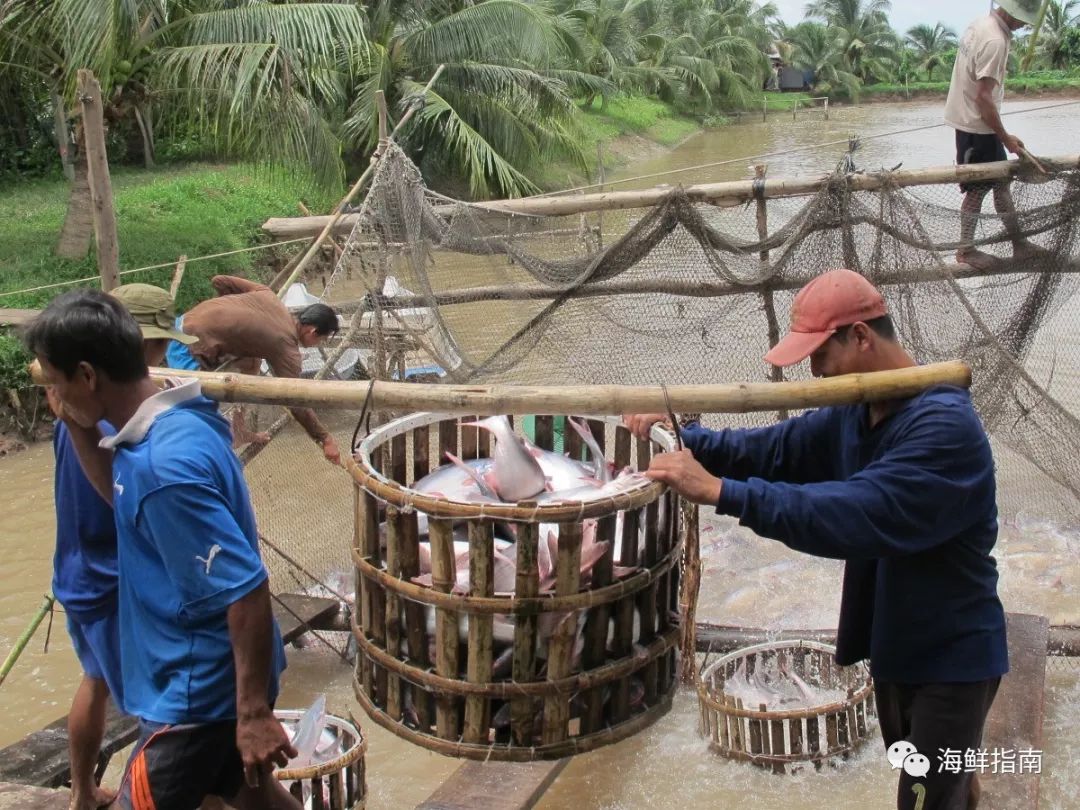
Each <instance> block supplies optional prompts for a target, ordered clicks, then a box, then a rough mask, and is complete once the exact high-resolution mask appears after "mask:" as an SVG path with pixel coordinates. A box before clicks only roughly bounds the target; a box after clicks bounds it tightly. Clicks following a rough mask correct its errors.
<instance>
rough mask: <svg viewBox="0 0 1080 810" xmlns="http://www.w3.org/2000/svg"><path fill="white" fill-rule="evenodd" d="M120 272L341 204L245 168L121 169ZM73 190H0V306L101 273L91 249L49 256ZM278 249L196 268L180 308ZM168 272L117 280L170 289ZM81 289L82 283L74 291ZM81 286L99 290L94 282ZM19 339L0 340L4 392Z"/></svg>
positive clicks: (26, 302)
mask: <svg viewBox="0 0 1080 810" xmlns="http://www.w3.org/2000/svg"><path fill="white" fill-rule="evenodd" d="M112 179H113V193H114V197H115V200H116V210H117V230H118V237H119V242H120V269H121V270H125V269H129V268H136V267H145V266H147V265H152V264H162V263H165V262H169V263H175V262H176V260H177V258H178V257H179V256H180V255H181V254H187V255H188V256H189V257H196V256H205V255H209V254H213V253H223V252H226V251H229V250H236V249H238V248H245V247H249V246H251V245H253V244H256V243H259V242H261V241H263V237H262V232H261V230H260V226H261V224H262V223H263V221H265V220H266V219H267V218H268V217H271V216H291V215H293V214H297V213H298V211H297V202H298V201H301V200H303V201H304V202H305V203H306V204H307V205H308V207H309V208H311V209H312V210H314V211H326V210H329V208H330V207H331V206H332V205H333V204H334V203H335V202H336V201H337V200H336V198H335V199H331V196H332V195H327V194H326V193H318V192H316V193H314V194H313V193H312V192H311V190H310V188H309V187H308V186H307V185H305V184H304V183H303V182H302V181H300V180H298V179H296V178H292V177H289V176H285V175H281V174H271V173H270V172H267V171H265V170H258V169H253V168H252V167H249V166H240V165H230V166H218V165H209V164H192V165H187V166H170V167H167V168H163V169H158V170H154V171H143V170H134V169H128V170H120V171H117V172H115V174H114V175H113V178H112ZM67 196H68V185H67V183H65V182H64V181H63V180H37V181H33V182H30V183H25V184H21V185H17V186H10V187H8V188H6V189H4V190H3V193H2V194H0V307H10V308H39V307H42V306H44V305H45V304H46V303H48V302H49V301H50V300H51V299H52V298H53V297H54V296H56V295H57V294H58V293H60V292H63V291H64V290H67V289H72V287H61V288H54V289H48V290H42V291H39V292H32V293H22V294H16V295H2V294H3V293H5V292H10V291H14V290H21V289H26V288H29V287H36V286H40V285H44V284H52V283H55V282H60V281H69V280H73V279H80V278H87V277H91V276H96V274H97V272H98V271H97V264H96V259H95V257H94V253H93V249H91V251H90V254H89V255H88V256H87V257H86V258H83V259H80V260H77V261H70V260H66V259H60V258H58V257H56V256H54V255H53V252H52V250H53V246H54V245H55V243H56V238H57V235H58V234H59V233H60V226H61V223H62V222H63V219H64V213H65V211H66V206H67ZM276 250H285V249H271V250H267V251H257V252H252V253H241V254H238V255H235V256H229V257H225V258H221V259H213V260H209V261H205V262H192V263H191V264H189V265H188V268H187V270H186V272H185V274H184V280H183V283H182V284H181V286H180V290H179V291H178V293H177V303H178V307H179V309H180V310H181V311H182V310H185V309H189V308H190V307H191V306H192V305H194V304H195V303H197V302H198V301H201V300H203V299H204V298H207V297H210V296H211V295H212V294H213V290H212V288H211V287H210V278H211V277H212V276H214V275H216V274H218V273H230V274H244V273H251V272H254V271H255V270H256V268H258V266H259V265H260V264H264V263H265V262H267V260H268V259H269V258H271V257H272V256H273V254H274V252H275V251H276ZM172 274H173V270H172V268H171V267H170V268H165V269H162V270H154V271H149V272H144V273H135V274H131V275H126V276H121V282H122V283H130V282H133V281H140V282H144V283H147V284H156V285H158V286H161V287H165V288H168V286H169V283H170V282H171V280H172ZM76 286H78V285H76ZM85 286H95V287H96V286H98V285H97V284H96V283H94V282H88V283H87V284H86V285H85ZM25 359H26V358H25V355H24V354H23V353H22V352H21V348H20V347H19V345H18V342H17V340H16V338H14V337H12V336H10V335H8V336H0V388H21V387H23V385H24V384H25V383H26V382H27V381H26V379H25V377H24V376H23V375H22V369H21V364H22V363H23V362H24V361H25Z"/></svg>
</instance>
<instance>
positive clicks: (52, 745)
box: [0, 701, 139, 807]
mask: <svg viewBox="0 0 1080 810" xmlns="http://www.w3.org/2000/svg"><path fill="white" fill-rule="evenodd" d="M138 737H139V726H138V723H137V722H136V720H135V718H133V717H128V716H126V715H123V714H121V713H120V712H119V711H118V710H117V709H116V708H115V707H114V706H113V705H112V702H111V701H110V703H109V708H108V710H107V711H106V713H105V736H104V738H103V740H102V743H101V757H100V759H99V764H100V763H102V762H104V763H106V764H107V763H108V761H109V759H110V758H111V757H112V756H113V755H115V754H117V753H118V752H120V751H122V750H123V749H124V748H126V747H127V746H129V745H131V744H132V743H133V742H135V740H136V739H138ZM70 776H71V769H70V763H69V761H68V736H67V718H66V717H61V718H60V719H59V720H57V721H55V722H53V723H50V724H49V725H47V726H46V727H45V728H43V729H39V730H38V731H34V732H32V733H30V734H28V735H26V736H25V737H23V738H22V739H21V740H19V742H17V743H12V744H11V745H9V746H8V747H7V748H4V749H3V750H2V751H0V783H3V782H17V783H19V784H22V785H33V786H36V787H43V788H58V787H61V786H63V785H65V784H66V783H67V782H68V780H69V779H70ZM0 806H3V805H0ZM12 806H14V805H12ZM30 806H31V807H32V806H33V805H30ZM65 806H66V805H65Z"/></svg>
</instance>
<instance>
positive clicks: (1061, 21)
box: [1037, 0, 1080, 70]
mask: <svg viewBox="0 0 1080 810" xmlns="http://www.w3.org/2000/svg"><path fill="white" fill-rule="evenodd" d="M1077 26H1080V0H1067V2H1065V3H1059V2H1057V1H1056V0H1050V2H1049V3H1047V6H1046V17H1045V19H1044V20H1043V25H1042V30H1041V32H1040V38H1039V43H1038V46H1037V47H1038V53H1039V55H1040V56H1041V57H1042V61H1043V62H1044V63H1045V65H1046V66H1047V67H1049V68H1051V69H1053V70H1064V69H1066V68H1068V67H1069V63H1070V61H1071V53H1070V49H1069V47H1068V45H1067V38H1068V32H1069V29H1071V28H1076V27H1077Z"/></svg>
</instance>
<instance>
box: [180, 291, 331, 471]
mask: <svg viewBox="0 0 1080 810" xmlns="http://www.w3.org/2000/svg"><path fill="white" fill-rule="evenodd" d="M210 283H211V284H212V285H213V287H214V290H215V291H217V294H218V297H217V298H210V299H208V300H206V301H203V302H202V303H200V304H197V305H196V306H194V307H193V308H192V309H190V310H189V311H188V312H186V313H184V315H182V316H181V317H180V318H178V319H177V321H176V328H177V329H179V330H181V331H182V332H184V333H185V334H187V335H192V336H194V337H197V338H198V341H197V342H196V343H194V344H192V345H191V346H185V345H183V344H181V343H178V342H176V341H173V342H172V343H170V344H169V350H168V355H167V356H168V361H169V366H170V367H171V368H186V369H194V370H198V369H203V370H207V369H215V368H217V367H218V366H220V365H221V364H222V363H224V362H226V361H229V360H232V361H235V362H234V368H235V369H236V370H238V371H241V372H242V373H245V374H257V373H258V371H259V365H260V361H262V360H265V361H266V362H267V364H268V365H269V366H270V370H271V371H273V373H274V376H275V377H299V376H300V371H301V369H302V367H303V361H302V356H301V353H300V349H301V347H302V348H312V347H314V346H318V345H319V344H320V343H322V342H323V340H325V339H326V338H327V337H329V336H330V335H332V334H334V333H335V332H337V330H338V318H337V314H336V313H335V312H334V310H332V309H331V308H330V307H328V306H327V305H326V304H312V305H311V306H309V307H307V308H306V309H304V310H303V311H301V312H300V313H299V314H297V315H295V316H294V315H293V314H292V313H291V312H289V310H288V308H287V307H286V306H285V305H284V304H283V303H282V302H281V300H280V299H279V298H278V297H277V295H275V294H274V291H273V290H271V289H270V288H269V287H267V286H265V285H263V284H258V283H256V282H254V281H248V280H247V279H244V278H237V277H236V276H214V278H213V279H211V281H210ZM289 410H290V412H291V413H292V415H293V416H294V417H296V421H297V422H299V423H300V424H301V425H302V426H303V428H304V430H306V431H307V434H308V435H309V436H310V437H311V438H312V439H314V440H315V442H316V443H317V444H319V445H321V446H322V449H323V455H325V456H326V459H327V461H331V462H333V463H334V464H338V463H340V462H341V451H340V450H339V449H338V446H337V442H336V441H335V440H334V437H333V436H331V435H330V432H329V431H328V430H327V429H326V428H325V427H323V425H322V423H321V422H320V421H319V418H318V417H317V416H316V415H315V412H314V411H313V410H311V409H310V408H290V409H289ZM233 439H234V441H235V442H236V444H238V445H239V444H246V443H247V442H253V441H254V442H265V441H267V440H268V439H269V437H268V436H267V435H266V434H265V433H263V434H259V433H252V432H251V431H250V430H248V427H247V424H246V420H245V418H244V413H243V411H242V410H241V409H239V408H237V409H236V410H235V411H234V415H233Z"/></svg>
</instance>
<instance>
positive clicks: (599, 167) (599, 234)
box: [596, 141, 607, 250]
mask: <svg viewBox="0 0 1080 810" xmlns="http://www.w3.org/2000/svg"><path fill="white" fill-rule="evenodd" d="M596 173H597V182H598V183H599V185H600V187H599V188H598V189H597V191H598V192H600V193H603V191H604V181H605V180H607V173H606V172H605V171H604V152H603V142H601V141H597V142H596ZM603 248H604V212H603V211H600V212H598V216H597V218H596V249H597V250H603Z"/></svg>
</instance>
